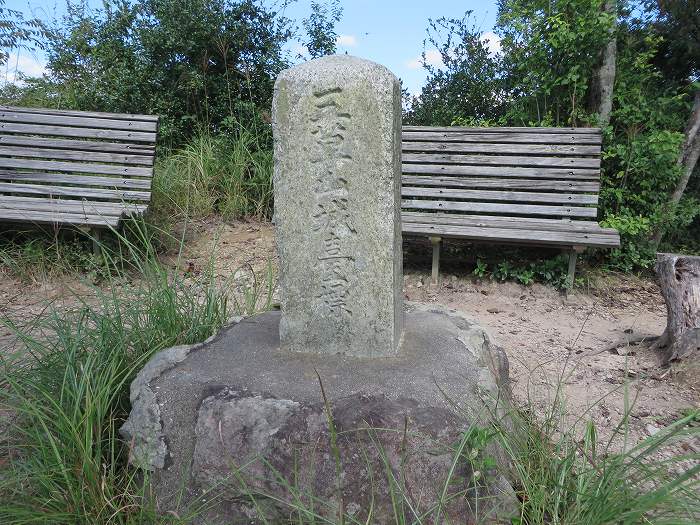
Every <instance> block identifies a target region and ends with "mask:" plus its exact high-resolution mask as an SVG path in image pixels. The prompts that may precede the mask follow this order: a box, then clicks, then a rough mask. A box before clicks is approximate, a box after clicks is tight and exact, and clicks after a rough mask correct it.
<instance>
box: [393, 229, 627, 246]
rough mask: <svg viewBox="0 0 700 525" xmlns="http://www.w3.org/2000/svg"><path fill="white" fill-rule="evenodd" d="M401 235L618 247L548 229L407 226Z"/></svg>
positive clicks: (602, 238) (605, 239)
mask: <svg viewBox="0 0 700 525" xmlns="http://www.w3.org/2000/svg"><path fill="white" fill-rule="evenodd" d="M402 229H403V232H404V233H405V234H408V235H411V234H413V235H428V236H440V237H453V238H459V239H469V240H475V241H482V242H483V241H486V242H489V241H490V242H506V243H515V244H535V245H538V244H540V245H541V244H551V245H558V246H572V245H584V246H593V247H602V248H612V247H615V246H618V245H619V239H617V240H616V239H615V238H614V236H612V235H606V234H596V233H580V232H557V231H547V230H541V231H537V230H521V229H506V228H504V229H501V228H488V229H484V228H480V227H471V226H454V225H434V224H421V223H407V224H404V225H403V228H402Z"/></svg>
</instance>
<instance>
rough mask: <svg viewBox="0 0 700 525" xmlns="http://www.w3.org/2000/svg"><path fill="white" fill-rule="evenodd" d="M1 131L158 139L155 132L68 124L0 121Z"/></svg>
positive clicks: (124, 138)
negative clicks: (72, 126) (68, 125)
mask: <svg viewBox="0 0 700 525" xmlns="http://www.w3.org/2000/svg"><path fill="white" fill-rule="evenodd" d="M0 131H2V132H4V133H27V134H33V135H55V136H59V137H85V138H94V139H116V140H129V141H133V142H150V143H154V142H155V141H156V134H155V133H146V132H143V131H124V130H118V129H94V128H71V127H66V126H48V125H44V124H18V123H15V122H0Z"/></svg>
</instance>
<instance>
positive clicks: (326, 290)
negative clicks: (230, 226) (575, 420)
mask: <svg viewBox="0 0 700 525" xmlns="http://www.w3.org/2000/svg"><path fill="white" fill-rule="evenodd" d="M399 106H400V102H399V86H398V83H397V80H396V78H395V77H394V76H393V75H392V74H391V73H390V72H389V71H387V70H386V69H385V68H383V67H381V66H379V65H377V64H373V63H371V62H368V61H366V60H360V59H357V58H353V57H348V56H333V57H327V58H322V59H319V60H314V61H311V62H308V63H306V64H303V65H301V66H297V67H295V68H293V69H291V70H287V71H285V72H283V73H282V74H281V75H280V77H279V79H278V81H277V84H276V90H275V99H274V109H273V115H274V132H275V180H274V182H275V210H276V211H275V222H276V229H277V242H278V246H279V257H280V261H279V263H280V273H281V276H280V279H281V283H280V284H281V292H282V301H281V302H282V311H281V312H280V311H271V312H265V313H261V314H259V315H256V316H252V317H249V318H245V319H237V320H235V321H233V322H232V323H231V324H229V326H226V327H224V328H223V329H222V330H221V331H220V332H219V333H218V334H217V335H216V336H213V337H212V338H210V339H209V340H208V341H205V342H204V343H202V344H198V345H193V346H178V347H174V348H170V349H167V350H164V351H162V352H159V353H158V354H156V355H155V356H153V358H151V360H150V361H149V362H148V363H147V364H146V366H145V367H144V368H143V369H142V370H141V371H140V372H139V374H138V376H137V377H136V379H135V380H134V381H133V383H132V384H131V394H130V399H131V404H132V409H131V413H130V415H129V418H128V420H127V421H126V423H125V424H124V425H123V427H122V428H121V434H122V436H123V437H124V439H125V441H126V442H127V443H129V444H130V455H129V460H130V462H131V463H132V464H133V465H135V466H138V467H139V468H142V469H145V470H148V471H150V472H151V475H150V477H149V479H150V480H151V482H152V488H153V492H152V493H153V497H154V498H155V500H156V503H157V506H158V508H159V509H160V510H161V511H162V512H163V513H174V514H176V515H179V516H183V515H187V513H188V512H191V511H192V510H193V509H198V510H197V512H196V518H193V519H191V520H189V521H190V522H192V523H202V524H207V525H218V524H222V525H223V524H229V523H287V522H289V521H290V520H291V521H295V520H297V519H299V518H300V516H302V515H306V514H305V513H306V512H308V513H311V514H309V515H318V516H320V518H321V519H317V520H316V521H325V522H336V521H337V522H343V521H345V522H348V523H350V522H353V523H360V522H361V523H394V522H400V521H404V520H406V521H414V519H415V516H417V515H423V516H427V515H430V516H431V520H433V518H434V521H445V522H447V521H449V522H452V523H496V522H498V523H510V521H509V518H510V517H512V516H513V515H514V514H517V499H516V498H515V493H514V491H513V489H512V487H511V486H510V485H509V483H508V481H507V478H506V477H505V476H504V472H506V470H507V465H508V461H507V457H506V455H505V453H504V451H503V450H502V449H501V448H500V447H499V446H498V445H497V444H496V443H495V442H493V443H490V444H488V446H487V447H485V448H484V449H483V450H472V449H470V450H469V455H468V459H467V457H466V455H463V452H460V451H463V450H466V449H465V448H464V447H467V446H469V442H468V439H469V435H470V434H469V432H470V429H473V428H474V427H482V426H489V428H490V425H493V424H497V425H500V427H501V428H505V429H507V428H508V425H509V422H508V417H507V415H506V413H507V406H508V405H507V399H508V395H507V394H508V392H509V390H508V361H507V359H506V357H505V354H504V352H503V351H502V350H501V349H500V348H498V347H497V346H495V345H493V344H492V343H491V341H490V339H489V337H488V335H487V334H486V333H485V332H484V330H483V329H481V328H480V327H479V326H478V325H477V324H475V323H474V322H472V321H469V320H467V319H465V318H464V317H462V316H461V315H460V314H458V313H457V312H454V311H448V310H446V309H442V308H439V307H436V306H426V305H416V304H406V305H402V301H401V294H402V284H403V283H402V277H401V232H400V216H399V211H400V196H399V185H400V181H399V178H400V175H399V171H400V170H399V165H400V157H399V146H398V140H399V133H400V126H401V122H400V117H399V115H400V114H399V111H400V107H399ZM404 316H405V323H403V322H402V321H403V317H404ZM402 327H403V328H404V329H403V335H401V334H402ZM459 443H463V444H464V445H463V446H462V447H461V448H460V447H459V446H458V445H457V444H459ZM455 454H458V456H455ZM482 455H486V456H488V458H489V459H491V458H493V459H495V460H496V463H497V465H498V467H499V468H498V469H493V468H490V467H488V468H487V467H485V466H484V465H490V464H491V463H492V462H491V461H481V459H480V458H481V456H482ZM485 469H487V470H488V471H486V472H483V471H484V470H485ZM476 471H479V474H478V475H477V474H475V472H476ZM304 505H308V506H309V507H308V509H306V510H302V509H300V508H299V507H300V506H304ZM408 509H410V511H409V510H408ZM404 511H405V512H406V513H407V514H406V515H405V516H402V515H400V513H401V512H404ZM397 513H399V514H397Z"/></svg>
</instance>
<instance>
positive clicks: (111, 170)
mask: <svg viewBox="0 0 700 525" xmlns="http://www.w3.org/2000/svg"><path fill="white" fill-rule="evenodd" d="M0 168H25V169H35V170H48V171H67V172H77V173H95V174H100V175H125V176H126V175H131V176H134V177H150V176H151V175H153V168H140V167H133V166H118V165H115V164H84V163H82V162H56V161H48V160H25V159H13V158H8V157H0Z"/></svg>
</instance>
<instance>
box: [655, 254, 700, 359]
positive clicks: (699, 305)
mask: <svg viewBox="0 0 700 525" xmlns="http://www.w3.org/2000/svg"><path fill="white" fill-rule="evenodd" d="M656 275H657V277H658V279H659V286H660V287H661V294H662V295H663V296H664V300H665V301H666V311H667V313H668V318H667V321H666V330H664V333H663V334H662V335H661V337H660V338H659V339H658V340H657V342H656V343H655V344H654V345H653V347H652V348H654V349H655V350H660V351H661V357H662V362H663V363H664V364H668V362H669V361H672V360H675V359H681V358H683V357H686V356H688V355H690V354H691V353H693V352H697V351H698V350H700V257H694V256H686V255H676V254H673V253H657V254H656Z"/></svg>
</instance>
